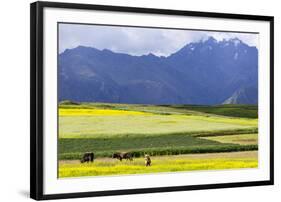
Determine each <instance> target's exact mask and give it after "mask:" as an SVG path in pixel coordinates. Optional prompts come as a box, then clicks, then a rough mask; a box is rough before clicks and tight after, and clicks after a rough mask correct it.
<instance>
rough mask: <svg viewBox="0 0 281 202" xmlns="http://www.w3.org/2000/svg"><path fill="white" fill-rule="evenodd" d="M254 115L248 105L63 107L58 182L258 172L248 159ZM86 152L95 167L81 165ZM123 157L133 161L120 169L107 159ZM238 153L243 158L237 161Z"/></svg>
mask: <svg viewBox="0 0 281 202" xmlns="http://www.w3.org/2000/svg"><path fill="white" fill-rule="evenodd" d="M254 114H257V106H250V105H238V106H236V105H221V106H194V105H162V106H159V105H158V106H155V105H130V104H109V103H74V102H71V101H66V102H62V103H61V104H60V106H59V142H58V143H59V145H58V151H59V153H58V158H59V160H60V161H59V177H75V176H96V175H117V174H134V173H151V172H172V171H184V170H209V169H230V168H252V167H257V155H254V156H253V155H252V152H254V153H255V150H258V141H257V140H258V135H257V133H258V119H257V116H254ZM89 151H92V152H94V153H95V157H96V158H97V160H96V161H95V163H93V164H79V163H78V161H77V160H78V159H80V158H81V156H82V155H83V153H84V152H89ZM123 151H128V152H132V154H133V155H134V158H136V159H135V160H134V161H133V162H122V163H120V162H118V161H112V159H109V158H108V157H111V156H112V154H113V153H114V152H123ZM240 151H244V152H242V153H244V154H247V155H245V156H241V155H240V156H236V154H239V153H240ZM245 151H250V152H245ZM224 152H228V155H226V154H225V153H224ZM144 154H150V155H151V156H152V157H153V166H152V167H148V168H146V167H144V165H143V164H144V161H143V158H140V157H143V156H144ZM186 154H188V155H186ZM194 154H195V156H196V158H192V155H194ZM213 155H215V156H213ZM163 156H168V157H163Z"/></svg>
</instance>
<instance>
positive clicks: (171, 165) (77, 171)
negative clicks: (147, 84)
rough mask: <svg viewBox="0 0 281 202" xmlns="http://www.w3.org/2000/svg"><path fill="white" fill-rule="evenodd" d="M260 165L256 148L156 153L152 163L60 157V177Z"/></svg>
mask: <svg viewBox="0 0 281 202" xmlns="http://www.w3.org/2000/svg"><path fill="white" fill-rule="evenodd" d="M243 153H245V154H243ZM200 155H201V156H200ZM257 166H258V161H257V152H236V153H232V154H225V153H221V154H213V155H210V154H207V155H204V154H197V155H180V156H165V157H153V158H152V166H151V167H145V166H144V159H143V158H137V159H134V160H133V161H122V162H119V161H118V160H111V159H97V160H96V161H95V162H94V163H89V164H80V163H79V162H78V161H61V162H60V164H59V177H61V178H64V177H80V176H100V175H120V174H141V173H159V172H175V171H196V170H220V169H238V168H257Z"/></svg>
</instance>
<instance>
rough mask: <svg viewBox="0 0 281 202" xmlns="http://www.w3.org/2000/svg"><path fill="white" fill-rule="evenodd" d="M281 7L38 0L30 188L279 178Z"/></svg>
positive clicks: (54, 192)
mask: <svg viewBox="0 0 281 202" xmlns="http://www.w3.org/2000/svg"><path fill="white" fill-rule="evenodd" d="M273 19H274V18H273V17H272V16H257V15H245V14H243V15H242V14H241V15H240V14H226V13H212V12H195V11H183V10H164V9H155V8H153V9H150V8H134V7H117V6H103V5H87V4H72V3H56V2H35V3H32V4H31V144H30V145H31V148H30V150H31V153H30V155H31V165H30V167H31V169H30V176H31V179H30V193H31V194H30V195H31V198H33V199H36V200H42V199H59V198H74V197H90V196H105V195H120V194H137V193H153V192H169V191H185V190H197V189H213V188H226V187H243V186H257V185H272V184H273V55H274V54H273V51H274V49H273V33H274V31H273V26H274V25H273Z"/></svg>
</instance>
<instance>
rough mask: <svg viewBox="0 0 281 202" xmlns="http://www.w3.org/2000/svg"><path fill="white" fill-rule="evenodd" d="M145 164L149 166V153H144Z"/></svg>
mask: <svg viewBox="0 0 281 202" xmlns="http://www.w3.org/2000/svg"><path fill="white" fill-rule="evenodd" d="M144 162H145V166H151V159H150V156H149V155H147V154H146V155H144Z"/></svg>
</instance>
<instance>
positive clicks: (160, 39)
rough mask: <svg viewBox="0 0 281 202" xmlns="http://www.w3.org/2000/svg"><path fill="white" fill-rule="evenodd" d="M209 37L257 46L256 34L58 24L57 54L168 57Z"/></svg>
mask: <svg viewBox="0 0 281 202" xmlns="http://www.w3.org/2000/svg"><path fill="white" fill-rule="evenodd" d="M210 36H213V37H214V38H216V39H217V40H218V41H220V40H223V39H230V38H235V37H237V38H239V39H240V40H242V41H243V42H244V43H247V44H248V45H250V46H256V47H257V45H258V35H256V34H244V33H243V34H241V33H227V32H207V31H192V30H172V29H153V28H135V27H118V26H100V25H82V24H60V25H59V52H60V53H61V52H63V51H64V50H65V49H71V48H75V47H77V46H79V45H83V46H90V47H95V48H97V49H100V50H102V49H110V50H112V51H115V52H120V53H127V54H131V55H145V54H149V53H153V54H155V55H158V56H168V55H170V54H172V53H174V52H176V51H177V50H179V49H180V48H182V47H183V46H185V45H186V44H188V43H190V42H197V41H199V40H204V39H206V38H208V37H210Z"/></svg>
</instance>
